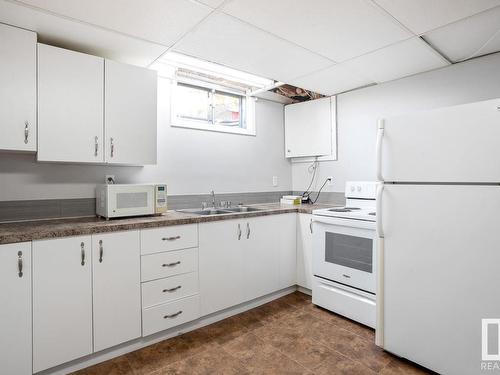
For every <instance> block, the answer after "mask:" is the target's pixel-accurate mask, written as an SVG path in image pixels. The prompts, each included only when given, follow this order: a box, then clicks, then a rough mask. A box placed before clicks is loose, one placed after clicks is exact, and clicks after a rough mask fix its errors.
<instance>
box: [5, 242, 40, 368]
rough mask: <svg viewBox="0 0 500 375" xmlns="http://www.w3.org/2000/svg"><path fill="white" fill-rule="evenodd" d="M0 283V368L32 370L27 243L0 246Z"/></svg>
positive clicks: (29, 257) (29, 255) (29, 274)
mask: <svg viewBox="0 0 500 375" xmlns="http://www.w3.org/2000/svg"><path fill="white" fill-rule="evenodd" d="M21 272H22V273H21ZM0 285H2V287H1V288H0V301H2V308H1V309H0V337H1V338H2V339H1V340H0V368H1V372H2V373H4V374H16V375H23V374H32V371H31V243H29V242H25V243H17V244H10V245H1V246H0Z"/></svg>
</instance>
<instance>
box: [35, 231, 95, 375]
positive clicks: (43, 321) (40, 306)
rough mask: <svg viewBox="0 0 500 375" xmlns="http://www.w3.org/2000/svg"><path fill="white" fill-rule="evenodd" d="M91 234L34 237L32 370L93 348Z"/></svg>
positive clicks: (88, 351)
mask: <svg viewBox="0 0 500 375" xmlns="http://www.w3.org/2000/svg"><path fill="white" fill-rule="evenodd" d="M91 246H92V241H91V238H90V236H80V237H68V238H62V239H56V240H43V241H33V372H38V371H42V370H45V369H48V368H50V367H53V366H57V365H59V364H61V363H64V362H68V361H71V360H73V359H76V358H80V357H83V356H85V355H88V354H90V353H92V251H91Z"/></svg>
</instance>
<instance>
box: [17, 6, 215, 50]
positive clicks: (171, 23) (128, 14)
mask: <svg viewBox="0 0 500 375" xmlns="http://www.w3.org/2000/svg"><path fill="white" fill-rule="evenodd" d="M21 2H22V3H25V4H28V5H31V6H34V7H37V8H41V9H44V10H48V11H50V12H53V13H56V14H59V15H62V16H66V17H71V18H74V19H77V20H80V21H84V22H88V23H91V24H93V25H98V26H101V27H105V28H108V29H112V30H116V31H119V32H122V33H125V34H128V35H133V36H136V37H139V38H143V39H146V40H148V41H151V42H155V43H160V44H164V45H166V46H171V45H172V44H173V43H174V42H175V41H177V40H178V39H179V38H180V37H181V36H182V35H183V34H184V33H186V32H187V31H188V30H190V29H191V28H192V27H193V26H195V25H196V24H197V23H198V22H200V21H201V20H202V19H203V18H204V17H206V16H207V15H208V14H209V13H210V12H211V11H212V9H211V8H209V7H208V6H206V5H203V4H201V3H197V2H194V1H190V0H141V1H137V0H120V1H115V0H85V1H81V0H21Z"/></svg>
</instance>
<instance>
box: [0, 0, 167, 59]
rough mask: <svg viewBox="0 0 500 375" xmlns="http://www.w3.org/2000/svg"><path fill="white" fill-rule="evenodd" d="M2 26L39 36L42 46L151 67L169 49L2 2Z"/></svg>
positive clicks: (0, 12) (0, 20)
mask: <svg viewBox="0 0 500 375" xmlns="http://www.w3.org/2000/svg"><path fill="white" fill-rule="evenodd" d="M0 22H3V23H7V24H10V25H13V26H18V27H22V28H25V29H28V30H32V31H36V32H37V33H38V40H39V41H40V42H42V43H47V44H53V45H56V46H58V47H62V48H68V49H73V50H76V51H80V52H84V53H89V54H93V55H97V56H102V57H106V58H109V59H111V60H115V61H120V62H123V63H127V64H134V65H139V66H147V65H149V64H150V63H152V62H153V61H154V60H155V59H156V58H158V56H160V55H161V54H162V53H164V52H165V50H166V47H165V46H162V45H158V44H154V43H149V42H145V41H142V40H139V39H135V38H131V37H127V36H124V35H122V34H119V33H116V32H113V31H107V30H103V29H100V28H96V27H93V26H90V25H87V24H83V23H80V22H74V21H70V20H68V19H64V18H60V17H56V16H54V15H50V14H47V13H42V12H38V11H36V10H33V9H32V8H28V7H25V6H20V5H17V4H13V3H10V2H6V1H1V0H0Z"/></svg>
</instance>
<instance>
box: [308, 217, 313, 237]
mask: <svg viewBox="0 0 500 375" xmlns="http://www.w3.org/2000/svg"><path fill="white" fill-rule="evenodd" d="M309 230H310V231H311V234H312V232H313V221H312V219H311V221H310V222H309Z"/></svg>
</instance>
